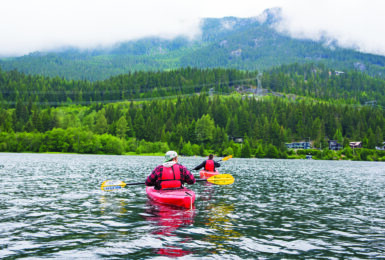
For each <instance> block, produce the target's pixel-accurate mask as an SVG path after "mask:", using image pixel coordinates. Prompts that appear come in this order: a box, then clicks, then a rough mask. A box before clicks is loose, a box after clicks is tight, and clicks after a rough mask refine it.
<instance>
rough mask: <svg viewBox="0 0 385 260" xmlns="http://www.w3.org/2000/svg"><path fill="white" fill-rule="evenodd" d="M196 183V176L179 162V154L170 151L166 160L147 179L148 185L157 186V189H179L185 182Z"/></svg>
mask: <svg viewBox="0 0 385 260" xmlns="http://www.w3.org/2000/svg"><path fill="white" fill-rule="evenodd" d="M184 183H187V184H194V183H195V177H194V175H192V174H191V172H190V171H189V170H188V169H187V168H186V167H185V166H183V165H181V164H178V154H177V153H176V152H175V151H168V152H167V153H166V155H165V161H164V162H163V164H162V165H158V166H157V167H156V168H155V169H154V170H153V171H152V172H151V174H150V175H149V176H148V177H147V179H146V186H155V189H157V190H161V189H179V188H183V184H184Z"/></svg>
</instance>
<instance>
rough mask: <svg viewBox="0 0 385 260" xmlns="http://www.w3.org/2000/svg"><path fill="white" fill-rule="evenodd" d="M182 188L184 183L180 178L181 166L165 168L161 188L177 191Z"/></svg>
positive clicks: (161, 178)
mask: <svg viewBox="0 0 385 260" xmlns="http://www.w3.org/2000/svg"><path fill="white" fill-rule="evenodd" d="M181 187H182V181H181V176H180V170H179V165H178V164H174V165H173V166H172V167H163V171H162V174H161V176H160V188H161V189H175V188H181Z"/></svg>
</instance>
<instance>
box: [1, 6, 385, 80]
mask: <svg viewBox="0 0 385 260" xmlns="http://www.w3.org/2000/svg"><path fill="white" fill-rule="evenodd" d="M280 19H281V14H280V9H279V8H276V9H268V10H266V11H265V12H263V13H262V14H261V15H260V16H256V17H251V18H238V17H223V18H205V19H204V20H203V21H202V34H201V36H200V38H199V39H193V40H189V39H187V38H184V37H177V38H174V39H162V38H159V37H147V38H142V39H138V40H133V41H126V42H121V43H117V44H115V45H114V46H111V47H109V48H95V49H88V50H80V49H77V48H71V47H68V48H64V49H62V50H59V51H56V52H54V51H51V52H35V53H31V54H29V55H25V56H22V57H13V58H6V59H0V67H1V68H2V69H4V70H13V69H16V70H19V71H21V72H24V73H27V74H40V75H45V76H51V77H54V76H59V77H64V78H66V79H87V80H91V81H96V80H103V79H107V78H109V77H111V76H114V75H118V74H125V73H128V72H134V71H143V70H144V71H163V70H170V69H177V68H184V67H197V68H216V67H222V68H234V69H241V70H260V71H262V70H266V69H270V68H272V67H275V66H279V65H283V64H292V63H307V62H316V63H323V64H325V65H327V66H329V67H332V68H334V69H336V70H359V71H363V72H365V73H368V74H370V75H372V76H380V77H382V78H383V77H385V57H384V56H380V55H374V54H366V53H362V52H359V51H356V50H352V49H347V48H341V47H338V46H337V44H336V42H335V41H334V40H333V39H328V38H326V37H323V38H321V40H320V41H313V40H309V39H296V38H292V37H290V36H289V35H288V34H287V33H283V32H278V31H277V30H275V26H276V24H277V23H278V22H279V21H280Z"/></svg>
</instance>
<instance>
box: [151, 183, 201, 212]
mask: <svg viewBox="0 0 385 260" xmlns="http://www.w3.org/2000/svg"><path fill="white" fill-rule="evenodd" d="M146 193H147V196H148V197H149V198H150V199H152V200H153V201H155V202H158V203H162V204H167V205H173V206H177V207H183V208H191V207H192V205H193V204H194V201H195V192H193V191H192V190H190V189H187V188H182V189H175V190H156V189H155V188H154V187H148V186H147V187H146Z"/></svg>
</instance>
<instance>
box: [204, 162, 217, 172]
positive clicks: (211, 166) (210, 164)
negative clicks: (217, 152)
mask: <svg viewBox="0 0 385 260" xmlns="http://www.w3.org/2000/svg"><path fill="white" fill-rule="evenodd" d="M205 170H206V171H209V172H213V171H215V166H214V161H213V160H206V164H205Z"/></svg>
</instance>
